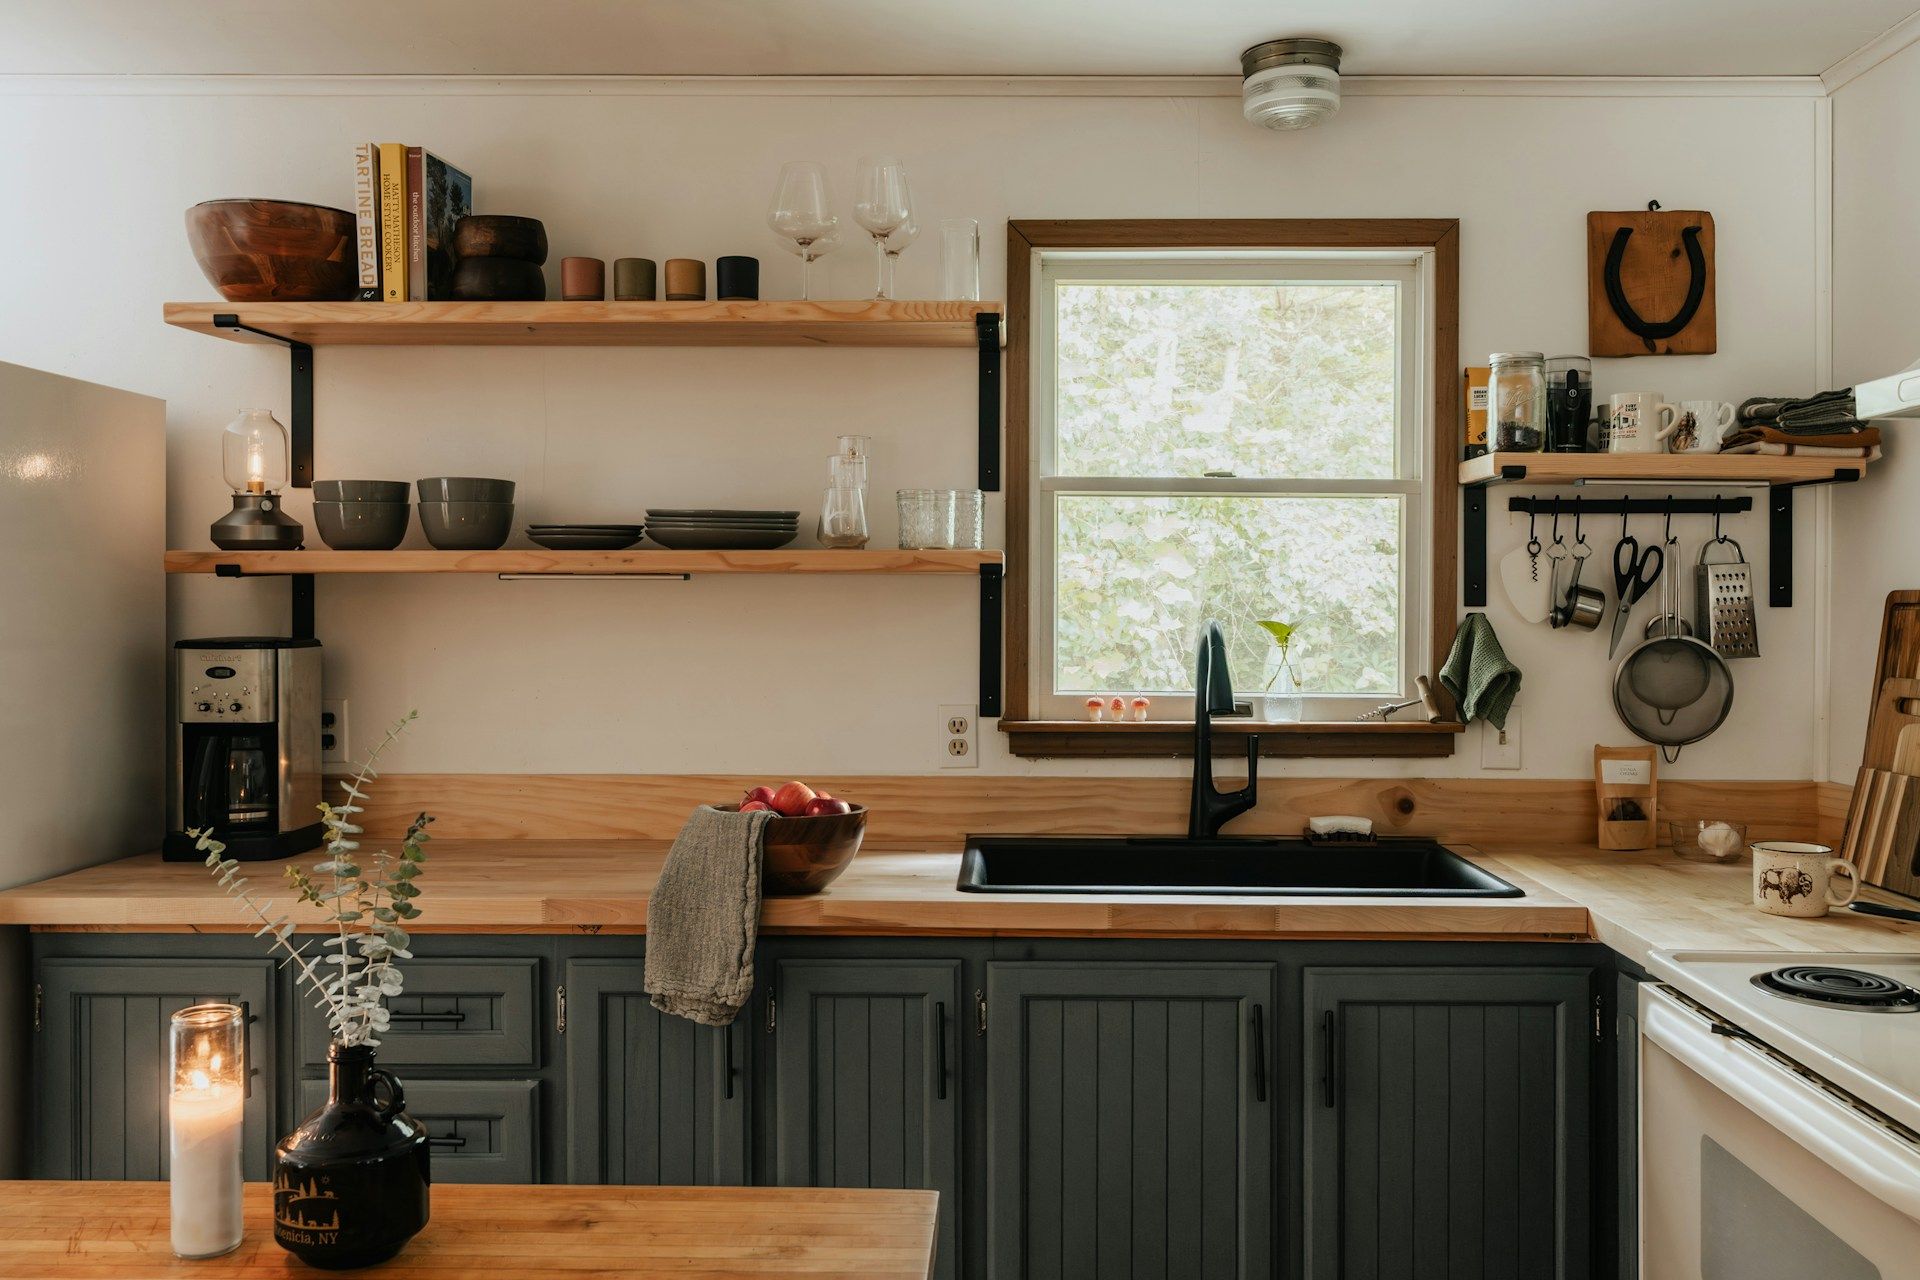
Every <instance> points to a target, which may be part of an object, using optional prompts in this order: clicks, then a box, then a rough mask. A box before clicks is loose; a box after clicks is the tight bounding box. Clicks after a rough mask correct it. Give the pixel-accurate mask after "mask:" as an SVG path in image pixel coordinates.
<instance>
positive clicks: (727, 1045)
mask: <svg viewBox="0 0 1920 1280" xmlns="http://www.w3.org/2000/svg"><path fill="white" fill-rule="evenodd" d="M720 1052H721V1053H722V1054H724V1055H725V1056H726V1059H727V1061H726V1092H727V1099H728V1101H732V1099H733V1081H734V1078H735V1077H736V1076H738V1075H739V1074H740V1071H739V1068H737V1067H735V1066H734V1065H733V1024H732V1023H731V1022H729V1023H728V1024H727V1025H726V1027H725V1029H724V1039H723V1041H722V1043H721V1046H720Z"/></svg>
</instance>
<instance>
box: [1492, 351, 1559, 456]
mask: <svg viewBox="0 0 1920 1280" xmlns="http://www.w3.org/2000/svg"><path fill="white" fill-rule="evenodd" d="M1488 364H1489V365H1490V367H1491V372H1490V373H1489V374H1488V375H1487V420H1488V426H1489V428H1490V430H1489V432H1488V434H1489V435H1490V436H1491V437H1492V439H1493V447H1494V450H1495V452H1499V453H1539V452H1540V451H1541V450H1543V449H1545V448H1546V445H1547V358H1546V357H1545V356H1544V355H1542V354H1540V353H1539V352H1538V351H1499V352H1495V353H1494V354H1493V355H1492V356H1490V357H1488Z"/></svg>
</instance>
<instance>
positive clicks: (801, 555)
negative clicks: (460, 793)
mask: <svg viewBox="0 0 1920 1280" xmlns="http://www.w3.org/2000/svg"><path fill="white" fill-rule="evenodd" d="M1005 563H1006V554H1005V553H1004V552H1001V551H894V550H867V551H822V550H817V549H811V550H797V551H660V550H628V551H540V550H533V549H527V550H518V549H516V550H512V551H320V550H314V551H169V552H167V560H166V565H167V572H168V573H216V574H220V575H222V576H226V577H236V576H238V577H252V576H257V575H267V574H296V573H491V574H502V573H505V574H579V575H593V576H610V577H620V576H634V577H638V576H642V575H651V574H674V575H679V574H709V573H763V574H764V573H801V574H820V573H838V574H876V573H881V574H885V573H892V574H977V573H979V572H980V570H981V569H982V568H987V567H999V566H1002V565H1004V564H1005Z"/></svg>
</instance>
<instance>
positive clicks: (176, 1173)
mask: <svg viewBox="0 0 1920 1280" xmlns="http://www.w3.org/2000/svg"><path fill="white" fill-rule="evenodd" d="M245 1037H246V1028H245V1025H244V1022H243V1015H242V1011H241V1009H240V1007H239V1006H238V1005H231V1004H202V1005H194V1006H193V1007H192V1008H190V1009H183V1010H181V1011H180V1012H179V1013H176V1014H174V1015H173V1025H172V1059H173V1094H172V1096H171V1097H170V1098H169V1099H168V1105H167V1119H168V1127H169V1139H168V1145H167V1152H168V1158H169V1160H170V1162H171V1171H170V1174H169V1178H170V1186H171V1204H172V1211H173V1213H172V1216H173V1251H174V1252H175V1253H177V1254H179V1255H180V1256H181V1257H183V1258H211V1257H214V1256H215V1255H217V1254H222V1253H226V1252H228V1251H229V1250H231V1249H233V1248H235V1247H236V1246H237V1245H239V1243H240V1142H241V1132H242V1124H243V1120H244V1116H245V1109H246V1085H245V1082H246V1073H245V1057H246V1055H245V1044H246V1040H245Z"/></svg>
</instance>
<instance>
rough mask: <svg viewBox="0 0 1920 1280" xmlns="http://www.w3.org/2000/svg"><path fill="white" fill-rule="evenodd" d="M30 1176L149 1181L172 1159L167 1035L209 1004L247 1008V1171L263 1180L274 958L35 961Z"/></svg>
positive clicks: (268, 1145)
mask: <svg viewBox="0 0 1920 1280" xmlns="http://www.w3.org/2000/svg"><path fill="white" fill-rule="evenodd" d="M38 974H39V977H38V981H39V983H40V986H41V1001H42V1003H41V1018H42V1027H41V1031H40V1037H39V1039H40V1045H39V1053H38V1060H39V1064H40V1071H39V1087H38V1088H37V1090H36V1092H35V1117H34V1124H35V1132H36V1141H35V1144H34V1145H35V1151H34V1161H33V1167H34V1172H35V1176H37V1177H42V1178H108V1179H128V1180H132V1181H151V1180H155V1179H161V1178H165V1177H166V1176H167V1173H168V1160H167V1092H168V1080H167V1034H168V1025H169V1022H170V1021H171V1019H172V1017H173V1015H174V1014H175V1013H177V1012H179V1011H180V1010H181V1009H184V1008H186V1007H187V1006H188V1005H192V1004H200V1003H203V1002H207V1001H218V1002H224V1003H229V1004H242V1005H245V1006H246V1007H247V1011H248V1014H249V1016H250V1018H251V1022H250V1024H249V1025H248V1028H247V1055H248V1073H249V1081H250V1084H249V1093H248V1097H247V1100H246V1104H245V1111H244V1114H245V1119H244V1122H243V1123H244V1124H245V1135H246V1140H245V1145H244V1153H245V1154H244V1159H243V1168H244V1172H245V1174H246V1176H247V1177H248V1178H265V1177H266V1176H267V1155H268V1153H269V1152H270V1151H271V1150H272V1147H273V1142H274V1138H275V1137H276V1136H277V1135H275V1134H273V1133H272V1132H271V1129H270V1126H271V1120H272V1116H273V1106H272V1102H273V1080H274V1064H273V1062H272V1060H271V1058H270V1057H269V1048H268V1046H269V1045H270V1044H271V1043H272V1041H273V1037H272V1035H271V1034H270V1028H271V1025H272V1018H273V1003H272V994H271V993H272V990H273V981H274V973H273V961H271V960H265V959H262V960H220V961H212V960H195V961H179V960H158V959H147V960H91V959H89V960H70V959H51V960H44V961H42V962H41V963H40V966H39V970H38Z"/></svg>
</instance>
